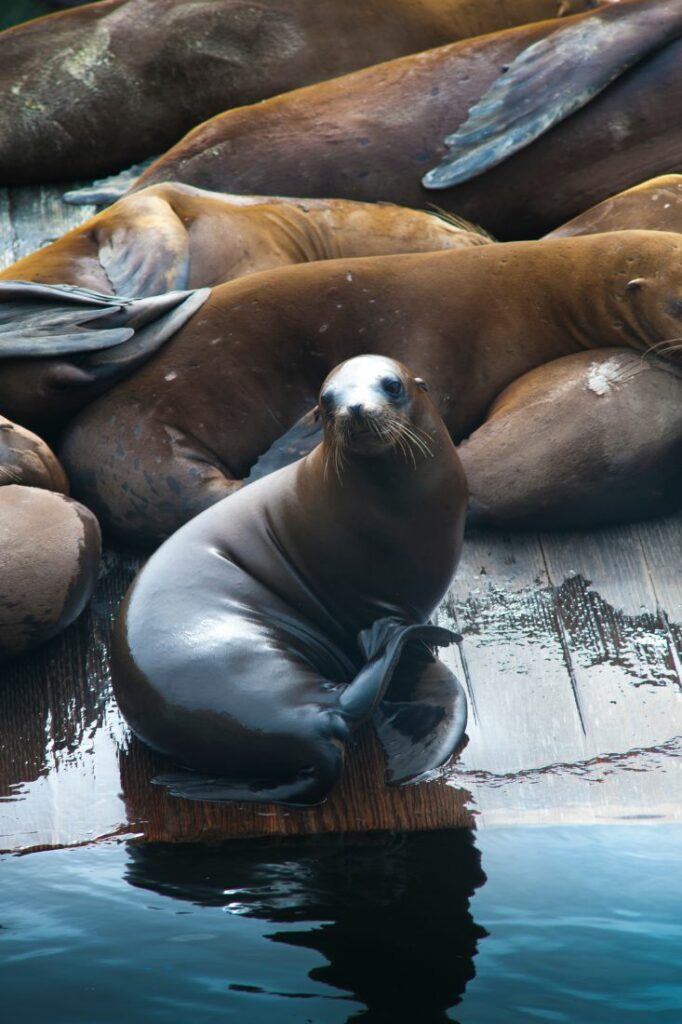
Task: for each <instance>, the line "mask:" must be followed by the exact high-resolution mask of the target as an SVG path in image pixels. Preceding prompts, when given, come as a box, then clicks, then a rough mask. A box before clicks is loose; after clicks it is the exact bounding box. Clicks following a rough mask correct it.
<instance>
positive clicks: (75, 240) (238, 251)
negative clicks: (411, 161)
mask: <svg viewBox="0 0 682 1024" xmlns="http://www.w3.org/2000/svg"><path fill="white" fill-rule="evenodd" d="M489 241H490V238H489V237H487V236H486V235H485V234H484V233H481V232H479V231H477V230H476V229H475V228H472V227H470V226H469V225H463V224H457V223H455V222H454V219H453V221H452V222H451V221H448V220H447V219H445V218H443V217H439V216H435V215H432V214H427V213H424V212H422V211H418V210H407V209H404V208H402V207H398V206H392V205H390V204H388V203H380V204H375V203H372V204H370V203H353V202H348V201H347V200H342V199H339V200H337V199H326V200H320V199H310V200H307V199H280V198H276V197H270V196H267V197H265V196H263V197H261V196H248V197H247V196H228V195H222V194H219V193H214V192H204V191H202V190H201V189H195V188H191V187H190V186H188V185H178V184H174V183H170V184H165V185H155V186H153V187H150V188H148V189H144V190H143V191H141V192H136V193H135V194H134V195H131V196H127V197H126V198H125V199H121V200H120V201H119V202H118V203H116V204H115V205H114V206H112V207H110V208H109V209H108V210H105V211H104V212H103V213H99V214H97V215H96V216H95V217H91V218H90V219H89V220H87V221H85V223H83V224H82V225H80V227H77V228H74V230H73V231H69V232H68V234H66V235H64V236H63V237H62V238H60V239H58V240H57V241H56V242H53V243H52V244H51V245H48V246H46V247H45V248H43V249H39V250H38V251H37V252H34V253H31V254H30V255H29V256H25V257H24V258H23V259H21V260H19V261H18V262H16V263H13V264H12V265H11V266H9V267H7V268H6V269H5V270H3V271H2V272H0V280H4V281H39V282H42V283H43V284H74V285H79V286H81V287H82V288H90V289H93V290H94V291H96V292H99V293H101V294H105V295H122V296H125V297H128V298H131V297H134V296H146V295H155V294H157V293H159V292H167V291H172V290H174V289H184V288H200V287H204V286H213V285H216V284H222V283H223V282H224V281H231V280H232V279H233V278H236V277H241V276H242V275H244V274H252V273H254V272H256V271H259V270H268V269H270V268H271V267H277V266H283V265H286V264H293V263H305V262H309V261H311V260H320V259H332V258H335V257H341V256H374V255H383V254H389V253H394V252H429V251H431V250H435V249H456V248H460V247H461V248H464V247H467V246H473V245H484V244H486V242H489Z"/></svg>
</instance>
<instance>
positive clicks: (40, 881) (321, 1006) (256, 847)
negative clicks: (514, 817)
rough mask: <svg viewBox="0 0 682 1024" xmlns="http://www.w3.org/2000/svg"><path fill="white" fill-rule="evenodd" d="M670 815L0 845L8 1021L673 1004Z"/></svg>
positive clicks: (681, 1009)
mask: <svg viewBox="0 0 682 1024" xmlns="http://www.w3.org/2000/svg"><path fill="white" fill-rule="evenodd" d="M681 845H682V827H680V826H679V825H656V826H648V827H646V826H627V827H625V826H623V827H620V826H608V827H596V826H595V827H588V828H575V827H573V828H568V827H566V828H526V829H514V830H511V829H510V830H506V829H491V830H488V831H483V832H481V833H477V834H476V835H475V836H474V835H473V834H472V833H470V832H467V831H465V830H460V831H450V832H439V833H430V834H413V835H409V836H395V837H391V838H389V839H377V838H375V839H371V838H365V839H358V840H341V839H328V840H324V841H323V840H317V841H298V842H288V843H277V842H263V843H245V842H234V843H232V844H222V845H213V846H210V845H205V846H201V845H196V844H186V845H185V844H175V845H170V844H163V845H158V844H150V845H146V846H145V845H135V844H132V843H127V844H124V843H120V844H117V843H109V844H103V845H99V846H90V847H82V848H78V849H69V850H58V851H55V850H52V851H47V852H44V853H34V854H30V855H28V856H23V857H10V856H5V857H4V858H2V859H1V862H0V872H1V877H2V900H1V904H0V989H1V991H2V1006H3V1019H7V1020H8V1021H9V1020H12V1021H15V1020H16V1021H20V1022H21V1024H34V1022H35V1024H37V1022H41V1024H43V1022H44V1021H50V1024H81V1022H82V1024H109V1022H111V1024H113V1022H117V1024H118V1022H120V1021H121V1020H123V1019H125V1018H126V1017H129V1018H130V1019H131V1020H134V1021H135V1024H146V1022H148V1021H149V1022H158V1024H179V1022H182V1024H185V1022H187V1024H204V1022H211V1021H221V1022H222V1021H237V1022H242V1021H243V1022H248V1024H260V1022H265V1021H267V1022H273V1021H274V1022H280V1021H282V1022H285V1021H286V1022H289V1021H290V1022H297V1024H299V1022H300V1024H306V1022H314V1024H336V1022H344V1021H348V1020H352V1021H364V1022H377V1024H378V1022H387V1024H388V1022H390V1024H395V1022H398V1024H400V1022H403V1021H404V1022H410V1024H432V1022H440V1021H458V1022H460V1024H515V1022H517V1021H518V1022H521V1021H523V1022H530V1024H533V1022H535V1021H540V1022H546V1024H553V1022H570V1024H574V1022H576V1024H607V1022H608V1024H629V1022H634V1021H637V1022H642V1024H645V1022H646V1024H658V1022H660V1024H663V1022H671V1024H672V1022H675V1024H679V1022H680V1021H682V873H681V872H680V859H681V858H680V849H681Z"/></svg>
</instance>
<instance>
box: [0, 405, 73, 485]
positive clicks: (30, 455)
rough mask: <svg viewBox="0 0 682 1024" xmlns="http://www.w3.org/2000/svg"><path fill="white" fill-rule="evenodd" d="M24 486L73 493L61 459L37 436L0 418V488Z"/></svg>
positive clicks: (2, 417)
mask: <svg viewBox="0 0 682 1024" xmlns="http://www.w3.org/2000/svg"><path fill="white" fill-rule="evenodd" d="M5 484H21V485H23V486H24V487H42V488H44V489H45V490H47V491H59V492H60V494H68V493H69V482H68V480H67V479H66V473H65V472H64V470H63V469H62V467H61V465H60V463H59V460H58V459H57V456H56V455H55V454H54V452H53V451H52V449H51V448H49V447H48V445H47V444H46V443H45V442H44V441H43V439H42V438H41V437H38V435H37V434H33V433H32V432H31V431H30V430H26V428H25V427H20V426H19V425H18V424H17V423H12V421H11V420H8V419H6V418H5V417H4V416H0V486H3V485H5Z"/></svg>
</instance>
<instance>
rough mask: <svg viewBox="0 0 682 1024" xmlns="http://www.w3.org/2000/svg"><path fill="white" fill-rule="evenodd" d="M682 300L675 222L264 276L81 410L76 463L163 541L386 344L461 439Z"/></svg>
mask: <svg viewBox="0 0 682 1024" xmlns="http://www.w3.org/2000/svg"><path fill="white" fill-rule="evenodd" d="M681 296H682V238H680V236H679V235H676V234H672V233H665V232H646V231H632V232H613V233H609V234H602V235H590V236H585V237H581V238H564V239H550V240H547V241H542V242H510V243H507V244H500V245H490V246H481V247H480V248H475V249H472V250H470V251H466V252H465V251H460V252H457V251H453V252H441V253H424V254H416V255H407V256H383V257H381V256H377V257H372V258H365V259H356V260H335V261H332V262H329V263H318V264H309V265H307V266H299V267H284V268H281V269H279V270H275V271H267V272H264V273H262V274H256V275H252V276H250V277H248V278H242V279H241V280H239V281H233V282H231V283H230V284H226V285H221V286H220V287H219V288H216V289H214V290H213V292H212V293H211V296H210V298H209V299H208V300H207V301H206V303H205V304H204V306H203V307H202V308H201V310H200V311H199V313H198V314H197V315H195V316H194V317H193V318H192V319H191V320H190V321H189V323H188V324H187V325H186V326H185V327H184V328H183V329H182V330H181V331H180V332H178V334H177V335H176V336H175V337H174V338H173V339H172V341H170V342H169V343H168V344H167V345H166V346H165V347H164V349H163V351H161V352H160V353H159V354H158V355H157V356H156V357H155V358H154V359H153V360H152V361H151V362H149V363H147V365H146V366H144V367H143V368H142V369H141V370H140V371H139V372H138V373H137V374H136V375H135V376H134V377H132V378H129V379H128V380H127V381H125V382H123V383H122V384H120V385H119V386H118V387H117V388H115V389H114V390H113V391H112V392H110V393H109V394H108V395H106V396H104V397H102V398H100V399H99V400H98V401H97V402H95V403H93V405H91V406H90V407H89V408H88V409H86V410H85V411H84V412H83V413H81V414H80V416H79V417H78V418H77V419H76V420H74V421H73V423H72V424H71V425H70V426H69V427H68V428H67V430H66V432H65V435H64V443H63V445H62V448H61V452H60V454H61V458H62V460H63V462H64V464H65V466H66V468H67V472H68V474H69V478H70V480H71V482H72V486H73V488H74V493H75V494H77V495H79V496H80V497H81V498H82V500H84V501H85V502H86V504H88V505H89V507H91V508H93V510H95V511H96V513H97V514H98V516H99V517H100V520H101V521H102V522H103V523H105V524H106V528H107V529H110V530H113V531H115V532H117V533H118V534H119V535H120V536H122V537H123V538H125V539H126V540H127V541H128V542H131V541H137V542H141V543H153V542H156V541H157V540H158V539H160V538H162V537H163V536H164V535H167V534H168V533H170V532H172V531H173V530H174V529H176V528H177V527H178V526H179V525H180V524H181V523H182V522H184V521H186V520H187V519H188V518H190V517H191V516H193V515H196V514H197V513H198V512H200V511H201V510H202V509H203V508H205V507H207V506H208V505H210V504H212V503H214V502H215V501H217V500H218V499H219V498H221V497H224V496H225V495H226V494H228V493H231V492H232V491H234V490H235V489H236V488H237V487H239V486H240V485H241V481H242V479H243V478H244V477H245V475H246V474H247V473H248V472H249V469H250V467H251V466H252V465H253V464H254V462H255V461H256V459H257V458H258V456H259V455H260V454H261V453H263V452H265V451H266V450H267V449H268V448H269V447H270V445H272V443H273V442H274V441H275V440H276V439H277V438H278V437H279V436H281V435H282V434H284V433H285V432H286V431H287V430H288V428H289V427H291V425H292V424H294V423H295V422H296V421H297V420H298V419H299V418H300V417H301V416H302V415H303V414H305V413H306V412H307V411H308V410H309V409H310V408H311V407H312V406H313V405H314V402H315V398H316V392H317V388H318V386H319V383H320V381H321V380H322V379H323V378H324V376H325V374H326V373H328V372H329V371H330V369H331V368H332V367H333V366H334V365H336V363H338V362H339V360H341V359H344V358H351V357H352V356H355V355H358V354H361V353H363V352H366V351H367V350H371V351H374V352H377V353H378V354H380V355H386V356H390V357H392V358H397V359H401V360H402V361H404V362H407V363H408V364H409V363H411V364H412V366H413V367H414V370H415V372H416V373H418V374H420V376H422V377H425V378H427V379H430V380H431V381H432V382H433V394H434V400H435V403H436V405H437V407H438V409H439V411H440V413H441V415H442V417H443V420H444V422H445V425H446V427H447V428H448V430H449V431H450V433H451V435H452V437H453V439H454V440H455V442H459V441H461V440H463V439H464V438H466V437H468V436H469V435H470V434H471V433H472V432H473V431H474V430H476V428H477V427H479V426H480V424H481V423H482V422H483V420H484V418H485V415H486V412H487V410H488V409H489V408H490V406H491V405H492V403H493V401H494V400H495V398H496V397H497V396H498V395H499V394H500V392H502V391H503V390H504V388H505V387H507V386H508V385H510V384H511V383H512V382H513V381H514V380H516V379H517V378H518V377H520V376H522V375H523V374H524V373H527V372H529V371H530V370H532V369H534V368H536V367H538V366H542V365H543V364H545V363H548V362H550V361H551V360H553V359H557V358H559V357H560V356H562V355H568V354H570V353H572V352H579V351H581V350H584V349H590V348H603V347H605V346H614V347H621V348H622V347H628V348H631V349H634V350H635V351H639V352H645V351H648V350H650V349H653V348H655V347H657V346H661V344H662V343H663V342H665V341H667V340H669V339H675V338H679V336H680V334H681V333H682V330H681V320H682V303H681V302H680V297H681ZM670 348H671V351H670V356H671V357H674V352H673V351H672V349H673V348H674V346H671V347H670Z"/></svg>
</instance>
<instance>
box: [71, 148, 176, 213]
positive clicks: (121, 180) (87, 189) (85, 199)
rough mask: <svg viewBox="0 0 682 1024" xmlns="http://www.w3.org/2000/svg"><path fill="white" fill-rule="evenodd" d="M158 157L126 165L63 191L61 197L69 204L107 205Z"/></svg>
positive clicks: (120, 194)
mask: <svg viewBox="0 0 682 1024" xmlns="http://www.w3.org/2000/svg"><path fill="white" fill-rule="evenodd" d="M158 159H159V158H158V157H156V156H154V157H150V158H149V159H148V160H143V161H142V162H141V163H139V164H133V165H132V167H127V168H126V169H125V170H124V171H119V172H118V174H111V175H109V177H107V178H98V179H97V181H93V182H92V184H90V185H81V186H80V187H79V188H73V189H71V190H70V191H69V192H65V193H64V195H63V196H62V199H63V200H64V202H65V203H68V204H69V205H70V206H90V205H91V204H94V205H95V206H109V204H110V203H115V202H116V200H117V199H120V198H121V196H123V195H125V193H126V192H127V191H128V189H129V188H130V186H131V185H134V184H135V182H136V181H137V179H138V178H139V177H140V175H141V174H142V172H143V171H146V170H147V168H148V167H151V165H152V164H153V163H154V162H155V161H156V160H158Z"/></svg>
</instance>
